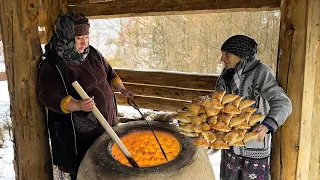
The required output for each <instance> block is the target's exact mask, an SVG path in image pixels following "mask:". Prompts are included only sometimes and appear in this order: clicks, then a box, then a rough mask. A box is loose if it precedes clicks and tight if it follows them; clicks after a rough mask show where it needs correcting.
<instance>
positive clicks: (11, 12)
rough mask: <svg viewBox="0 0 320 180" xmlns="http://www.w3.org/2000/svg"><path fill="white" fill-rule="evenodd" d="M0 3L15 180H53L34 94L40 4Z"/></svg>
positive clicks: (21, 0) (43, 124)
mask: <svg viewBox="0 0 320 180" xmlns="http://www.w3.org/2000/svg"><path fill="white" fill-rule="evenodd" d="M0 2H1V4H0V12H1V14H0V16H1V27H2V28H1V30H2V35H3V43H4V54H5V64H6V74H7V78H8V86H9V94H10V110H11V112H10V113H11V120H12V126H13V129H12V131H13V138H14V139H13V141H14V169H15V174H16V179H19V180H29V179H35V180H47V179H52V177H53V176H52V164H51V156H50V149H49V140H48V132H47V128H46V118H45V115H44V113H43V112H44V111H43V108H42V107H41V106H40V104H39V102H38V97H37V93H36V92H37V90H36V84H37V78H38V68H37V61H38V60H39V58H40V55H41V54H42V51H41V47H40V38H39V33H38V20H39V7H40V6H39V1H31V0H10V1H8V0H1V1H0Z"/></svg>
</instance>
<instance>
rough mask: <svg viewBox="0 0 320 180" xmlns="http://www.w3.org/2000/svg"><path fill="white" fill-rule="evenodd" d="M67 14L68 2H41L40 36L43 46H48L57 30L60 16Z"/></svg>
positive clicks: (56, 0)
mask: <svg viewBox="0 0 320 180" xmlns="http://www.w3.org/2000/svg"><path fill="white" fill-rule="evenodd" d="M63 12H67V0H40V15H39V26H40V28H39V34H40V42H41V44H46V43H47V42H48V41H49V39H50V37H51V36H52V34H53V32H54V30H55V21H56V19H57V17H58V15H59V14H61V13H63Z"/></svg>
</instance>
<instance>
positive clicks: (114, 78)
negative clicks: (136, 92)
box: [101, 56, 122, 87]
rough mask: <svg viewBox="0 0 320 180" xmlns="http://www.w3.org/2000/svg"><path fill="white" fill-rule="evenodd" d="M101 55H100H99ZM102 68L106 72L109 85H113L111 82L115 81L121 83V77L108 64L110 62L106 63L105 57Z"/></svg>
mask: <svg viewBox="0 0 320 180" xmlns="http://www.w3.org/2000/svg"><path fill="white" fill-rule="evenodd" d="M101 57H102V56H101ZM103 60H104V68H105V70H106V72H107V81H108V82H109V84H110V85H111V87H113V84H116V83H121V82H122V81H121V79H120V77H119V76H118V74H117V73H116V72H115V71H114V70H113V69H112V67H111V66H110V64H109V63H108V61H107V60H106V59H104V58H103Z"/></svg>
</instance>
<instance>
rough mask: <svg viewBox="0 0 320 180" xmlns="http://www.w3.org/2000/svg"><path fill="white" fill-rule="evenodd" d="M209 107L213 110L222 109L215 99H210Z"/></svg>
mask: <svg viewBox="0 0 320 180" xmlns="http://www.w3.org/2000/svg"><path fill="white" fill-rule="evenodd" d="M209 106H210V107H213V108H216V109H222V108H223V105H222V104H221V103H220V102H219V100H217V99H211V100H210V105H209Z"/></svg>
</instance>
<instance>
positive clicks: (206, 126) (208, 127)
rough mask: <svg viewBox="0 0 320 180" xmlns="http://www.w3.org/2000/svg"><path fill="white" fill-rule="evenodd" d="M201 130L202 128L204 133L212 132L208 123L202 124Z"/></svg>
mask: <svg viewBox="0 0 320 180" xmlns="http://www.w3.org/2000/svg"><path fill="white" fill-rule="evenodd" d="M201 128H202V129H203V130H204V131H210V130H211V127H210V125H209V124H207V123H202V124H201Z"/></svg>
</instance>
